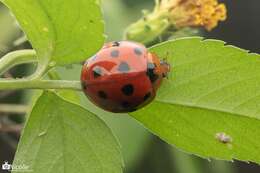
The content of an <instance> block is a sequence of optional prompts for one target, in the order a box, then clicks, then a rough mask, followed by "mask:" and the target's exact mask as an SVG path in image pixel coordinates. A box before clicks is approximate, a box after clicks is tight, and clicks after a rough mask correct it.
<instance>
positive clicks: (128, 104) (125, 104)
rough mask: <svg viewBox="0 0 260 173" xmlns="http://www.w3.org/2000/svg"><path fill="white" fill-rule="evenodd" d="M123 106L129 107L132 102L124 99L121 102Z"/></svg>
mask: <svg viewBox="0 0 260 173" xmlns="http://www.w3.org/2000/svg"><path fill="white" fill-rule="evenodd" d="M121 106H122V107H123V108H129V107H130V106H131V104H130V103H129V102H127V101H123V102H122V103H121Z"/></svg>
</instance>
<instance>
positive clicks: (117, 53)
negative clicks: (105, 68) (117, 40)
mask: <svg viewBox="0 0 260 173" xmlns="http://www.w3.org/2000/svg"><path fill="white" fill-rule="evenodd" d="M118 56H119V51H118V50H113V51H112V52H111V57H113V58H117V57H118Z"/></svg>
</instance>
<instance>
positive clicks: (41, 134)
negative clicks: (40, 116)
mask: <svg viewBox="0 0 260 173" xmlns="http://www.w3.org/2000/svg"><path fill="white" fill-rule="evenodd" d="M45 134H46V132H41V133H39V134H38V136H39V137H41V136H43V135H45Z"/></svg>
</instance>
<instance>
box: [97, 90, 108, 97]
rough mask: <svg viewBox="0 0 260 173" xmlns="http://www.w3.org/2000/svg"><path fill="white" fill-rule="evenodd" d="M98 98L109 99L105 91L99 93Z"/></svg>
mask: <svg viewBox="0 0 260 173" xmlns="http://www.w3.org/2000/svg"><path fill="white" fill-rule="evenodd" d="M98 96H99V97H100V98H102V99H106V98H107V94H106V93H105V92H104V91H98Z"/></svg>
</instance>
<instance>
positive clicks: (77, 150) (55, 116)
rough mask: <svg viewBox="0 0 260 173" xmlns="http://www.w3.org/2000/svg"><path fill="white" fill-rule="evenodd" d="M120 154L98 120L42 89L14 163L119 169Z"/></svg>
mask: <svg viewBox="0 0 260 173" xmlns="http://www.w3.org/2000/svg"><path fill="white" fill-rule="evenodd" d="M120 154H121V153H120V149H119V146H118V143H117V141H116V139H115V138H114V137H113V135H112V133H111V131H110V129H109V128H108V127H107V126H106V125H105V124H104V122H103V121H102V120H100V119H99V118H98V117H97V116H95V115H94V114H92V113H90V112H88V111H87V110H85V109H83V108H82V107H80V106H78V105H75V104H72V103H69V102H67V101H65V100H63V99H62V98H60V97H58V96H57V95H56V94H54V93H53V92H44V93H43V95H42V96H41V97H40V98H39V99H38V100H37V102H36V104H35V106H34V107H33V110H32V112H31V115H30V116H29V119H28V120H27V123H26V126H25V129H24V131H23V134H22V137H21V140H20V143H19V146H18V150H17V153H16V156H15V161H14V164H15V165H22V164H24V165H26V166H28V167H29V168H28V169H27V170H31V171H32V172H34V173H64V172H70V173H74V172H75V173H79V172H81V173H90V172H91V173H100V172H106V173H121V172H122V159H121V155H120Z"/></svg>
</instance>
